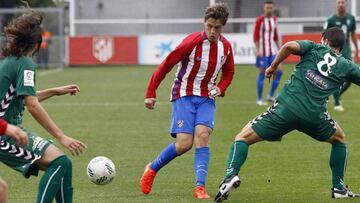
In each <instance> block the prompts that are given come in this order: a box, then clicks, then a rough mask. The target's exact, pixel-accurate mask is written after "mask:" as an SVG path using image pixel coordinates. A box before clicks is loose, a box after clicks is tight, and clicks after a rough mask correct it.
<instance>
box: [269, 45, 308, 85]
mask: <svg viewBox="0 0 360 203" xmlns="http://www.w3.org/2000/svg"><path fill="white" fill-rule="evenodd" d="M301 51H302V50H301V47H300V44H299V42H297V41H290V42H287V43H285V44H284V45H283V46H282V47H281V48H280V50H279V53H278V54H277V55H276V57H275V59H274V61H273V62H272V63H271V65H270V67H268V68H267V69H266V71H265V76H266V77H267V78H270V77H271V76H272V75H273V74H275V73H276V70H277V68H278V66H279V65H280V63H281V62H283V61H284V60H285V59H286V58H287V57H289V56H290V55H291V54H296V55H299V54H301Z"/></svg>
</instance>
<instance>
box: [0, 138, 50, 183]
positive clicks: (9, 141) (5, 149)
mask: <svg viewBox="0 0 360 203" xmlns="http://www.w3.org/2000/svg"><path fill="white" fill-rule="evenodd" d="M27 134H28V137H29V144H28V145H27V146H25V147H18V146H16V145H15V144H16V141H15V139H13V138H11V137H7V136H2V138H1V141H0V161H1V162H3V163H4V164H5V165H7V166H9V167H11V168H13V169H15V170H16V171H19V172H20V173H22V174H23V175H24V176H25V177H26V178H29V177H30V176H31V175H35V176H37V175H38V173H39V165H37V164H36V163H35V161H36V160H38V159H40V158H41V156H42V155H43V154H44V152H45V150H46V149H47V148H48V146H49V145H50V144H51V143H52V142H51V141H50V140H47V139H43V138H41V137H39V136H37V135H36V134H34V133H30V132H27Z"/></svg>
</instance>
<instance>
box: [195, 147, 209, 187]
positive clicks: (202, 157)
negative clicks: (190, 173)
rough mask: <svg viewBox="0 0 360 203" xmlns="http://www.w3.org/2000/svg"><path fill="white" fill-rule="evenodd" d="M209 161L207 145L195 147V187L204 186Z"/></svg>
mask: <svg viewBox="0 0 360 203" xmlns="http://www.w3.org/2000/svg"><path fill="white" fill-rule="evenodd" d="M209 161H210V149H209V147H201V148H196V149H195V157H194V172H195V177H196V187H198V186H205V183H206V177H207V174H208V168H209Z"/></svg>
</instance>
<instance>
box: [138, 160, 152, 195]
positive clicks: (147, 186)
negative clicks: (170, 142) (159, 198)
mask: <svg viewBox="0 0 360 203" xmlns="http://www.w3.org/2000/svg"><path fill="white" fill-rule="evenodd" d="M150 164H151V163H149V164H148V165H146V167H145V171H144V174H143V175H142V177H141V179H140V188H141V191H142V192H143V193H144V194H145V195H147V194H149V193H150V192H151V188H152V185H153V183H154V179H155V176H156V172H155V171H154V170H153V169H152V168H151V167H150Z"/></svg>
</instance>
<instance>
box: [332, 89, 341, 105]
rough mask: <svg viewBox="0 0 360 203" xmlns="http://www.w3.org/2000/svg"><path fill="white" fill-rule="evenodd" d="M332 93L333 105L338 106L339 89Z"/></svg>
mask: <svg viewBox="0 0 360 203" xmlns="http://www.w3.org/2000/svg"><path fill="white" fill-rule="evenodd" d="M333 95H334V103H335V106H339V105H340V90H339V91H336V92H335V93H334V94H333Z"/></svg>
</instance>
